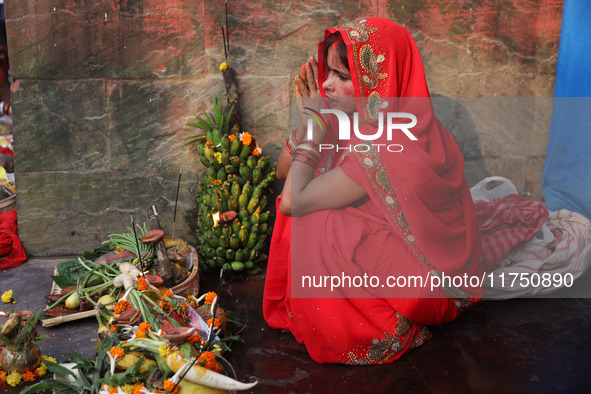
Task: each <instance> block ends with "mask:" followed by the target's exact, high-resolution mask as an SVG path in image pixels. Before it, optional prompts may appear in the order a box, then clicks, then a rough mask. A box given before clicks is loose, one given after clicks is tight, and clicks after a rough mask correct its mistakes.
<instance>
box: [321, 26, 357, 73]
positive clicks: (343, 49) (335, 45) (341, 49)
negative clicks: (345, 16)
mask: <svg viewBox="0 0 591 394" xmlns="http://www.w3.org/2000/svg"><path fill="white" fill-rule="evenodd" d="M330 49H334V50H335V51H336V53H337V55H338V56H339V58H340V60H341V63H343V65H344V66H345V67H347V70H350V69H351V68H350V67H349V59H348V58H347V46H346V45H345V41H343V37H342V36H341V34H340V33H338V32H335V33H332V34H330V35H329V36H328V37H326V39H325V40H324V42H323V43H322V52H323V58H324V59H325V60H326V59H328V51H329V50H330Z"/></svg>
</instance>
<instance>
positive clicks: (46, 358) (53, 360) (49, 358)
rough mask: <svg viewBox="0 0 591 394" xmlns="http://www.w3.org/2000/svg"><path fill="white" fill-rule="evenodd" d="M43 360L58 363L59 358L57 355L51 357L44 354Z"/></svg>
mask: <svg viewBox="0 0 591 394" xmlns="http://www.w3.org/2000/svg"><path fill="white" fill-rule="evenodd" d="M41 360H45V361H49V362H52V363H57V360H56V359H55V357H51V356H45V355H42V356H41Z"/></svg>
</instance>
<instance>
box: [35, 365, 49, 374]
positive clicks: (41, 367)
mask: <svg viewBox="0 0 591 394" xmlns="http://www.w3.org/2000/svg"><path fill="white" fill-rule="evenodd" d="M46 373H47V365H45V364H43V363H41V365H39V367H38V368H37V375H39V376H45V374H46Z"/></svg>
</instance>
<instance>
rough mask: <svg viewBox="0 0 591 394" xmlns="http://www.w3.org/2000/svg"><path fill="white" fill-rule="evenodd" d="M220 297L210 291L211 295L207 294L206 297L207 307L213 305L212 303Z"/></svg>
mask: <svg viewBox="0 0 591 394" xmlns="http://www.w3.org/2000/svg"><path fill="white" fill-rule="evenodd" d="M217 296H218V295H217V294H216V293H215V292H213V291H210V292H209V293H207V294H206V295H205V305H211V303H212V302H213V300H214V298H216V297H217Z"/></svg>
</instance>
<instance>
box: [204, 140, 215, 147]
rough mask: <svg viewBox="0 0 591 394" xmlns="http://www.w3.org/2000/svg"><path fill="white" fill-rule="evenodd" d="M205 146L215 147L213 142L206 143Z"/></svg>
mask: <svg viewBox="0 0 591 394" xmlns="http://www.w3.org/2000/svg"><path fill="white" fill-rule="evenodd" d="M205 146H212V147H213V142H209V141H208V142H206V143H205Z"/></svg>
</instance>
